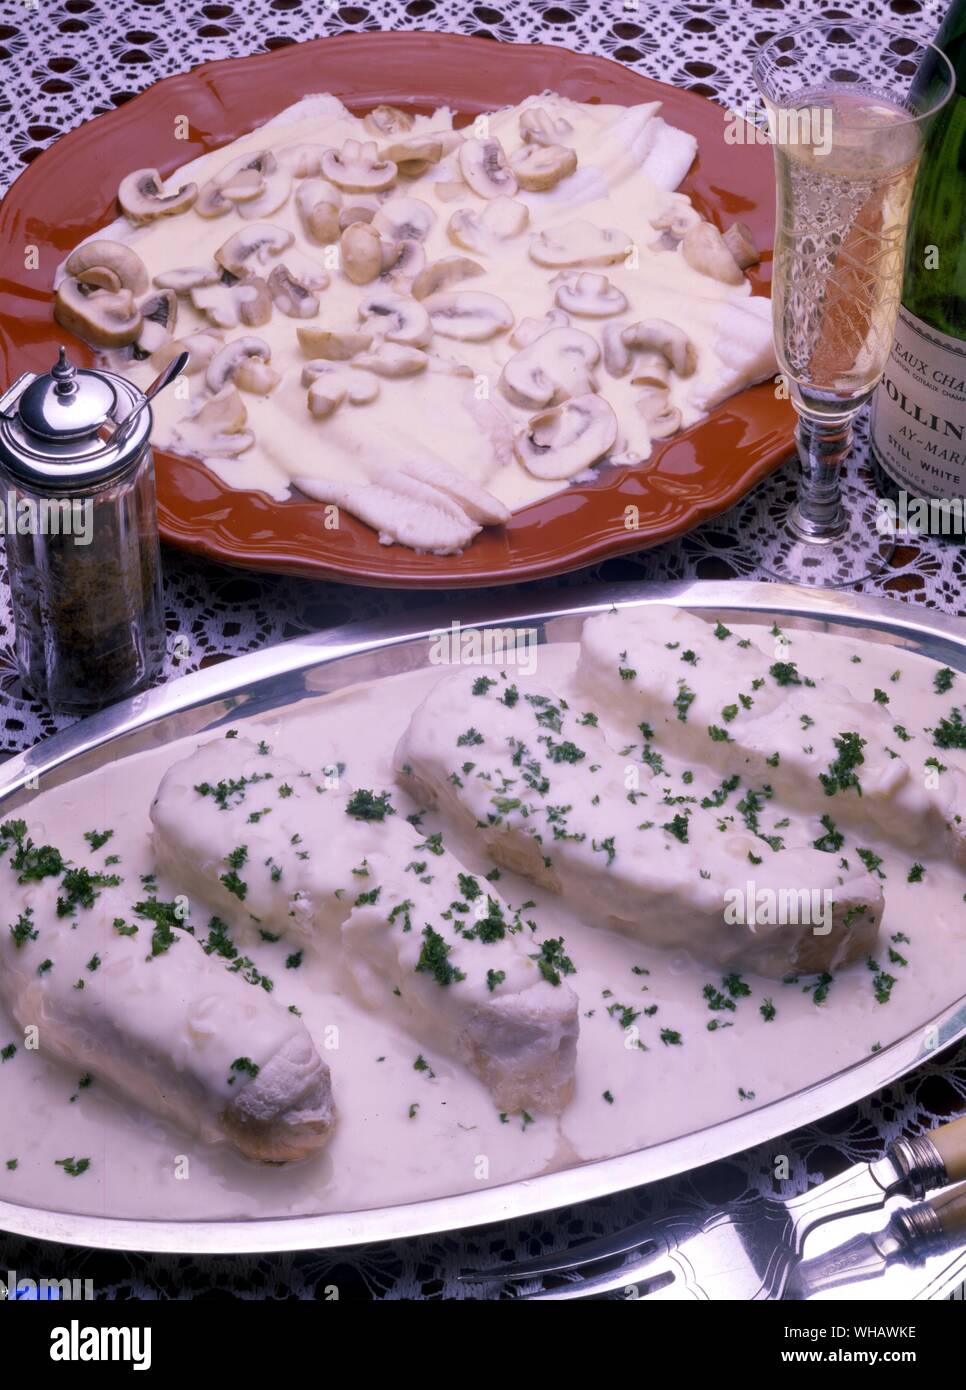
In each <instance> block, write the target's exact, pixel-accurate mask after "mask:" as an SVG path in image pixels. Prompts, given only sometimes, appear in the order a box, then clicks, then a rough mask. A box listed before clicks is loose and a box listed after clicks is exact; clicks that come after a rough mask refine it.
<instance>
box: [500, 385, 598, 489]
mask: <svg viewBox="0 0 966 1390" xmlns="http://www.w3.org/2000/svg"><path fill="white" fill-rule="evenodd" d="M616 438H617V416H616V415H615V414H614V412H613V410H612V409H611V408H610V406H609V405H608V404H607V402H606V401H605V400H604V399H603V397H602V396H595V395H584V396H576V397H574V398H573V399H571V400H568V401H564V402H563V403H562V404H561V405H558V406H555V407H554V409H552V410H545V411H543V412H541V414H539V415H534V416H533V417H532V419H530V420H529V421H528V422H527V425H526V426H525V428H524V429H522V430H521V431H520V432H519V433H518V434H517V436H516V438H515V440H514V444H513V447H514V452H515V453H516V456H517V458H518V459H519V460H520V462H521V463H522V464H523V466H524V468H525V469H526V470H527V472H528V473H532V474H533V476H534V477H535V478H545V479H552V480H558V479H559V480H563V479H564V478H572V477H574V476H575V474H577V473H582V472H583V470H584V469H585V468H589V467H590V466H591V464H593V463H596V462H597V461H598V460H599V459H601V458H603V457H604V455H605V454H607V453H608V452H609V451H610V450H611V449H612V448H613V447H614V441H615V440H616Z"/></svg>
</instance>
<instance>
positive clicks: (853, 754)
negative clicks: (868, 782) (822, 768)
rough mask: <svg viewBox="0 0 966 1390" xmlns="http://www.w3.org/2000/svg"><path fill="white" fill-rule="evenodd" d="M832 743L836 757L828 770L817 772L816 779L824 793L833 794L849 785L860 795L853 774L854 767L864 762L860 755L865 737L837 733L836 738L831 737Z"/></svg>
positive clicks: (857, 780)
mask: <svg viewBox="0 0 966 1390" xmlns="http://www.w3.org/2000/svg"><path fill="white" fill-rule="evenodd" d="M833 743H834V744H835V749H836V752H837V753H838V757H837V758H836V759H835V760H834V761H833V762H832V763H831V764H830V766H829V770H828V772H820V773H819V774H818V780H819V781H820V782H821V784H822V786H823V787H824V788H825V795H826V796H834V795H835V793H836V792H844V791H847V790H848V788H849V787H854V788H855V790H856V792H857V793H858V795H859V796H861V795H862V788H861V786H860V785H859V779H858V777H857V776H856V775H855V769H856V768H857V767H861V766H862V764H863V763H864V762H865V758H864V757H863V756H862V749H863V748H864V747H865V739H864V738H860V737H859V735H858V734H856V733H846V734H839V736H838V738H836V739H833Z"/></svg>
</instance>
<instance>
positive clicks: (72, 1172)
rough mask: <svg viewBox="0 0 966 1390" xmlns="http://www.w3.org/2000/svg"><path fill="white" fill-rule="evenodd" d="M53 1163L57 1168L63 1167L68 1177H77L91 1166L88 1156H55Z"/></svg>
mask: <svg viewBox="0 0 966 1390" xmlns="http://www.w3.org/2000/svg"><path fill="white" fill-rule="evenodd" d="M54 1164H55V1166H56V1167H58V1168H63V1170H64V1172H65V1173H66V1174H67V1176H68V1177H70V1178H79V1177H80V1175H81V1174H82V1173H86V1172H87V1170H88V1168H89V1167H90V1166H91V1161H90V1159H89V1158H74V1157H73V1156H72V1157H70V1158H55V1159H54Z"/></svg>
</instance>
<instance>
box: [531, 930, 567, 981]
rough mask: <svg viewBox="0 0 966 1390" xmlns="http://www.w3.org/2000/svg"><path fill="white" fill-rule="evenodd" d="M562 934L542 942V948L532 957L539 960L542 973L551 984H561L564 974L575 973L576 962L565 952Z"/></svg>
mask: <svg viewBox="0 0 966 1390" xmlns="http://www.w3.org/2000/svg"><path fill="white" fill-rule="evenodd" d="M563 945H564V942H563V937H562V936H557V937H553V938H551V939H549V940H547V941H543V942H541V945H540V950H539V951H538V952H537V953H536V954H535V955H532V956H531V957H530V959H531V960H535V961H536V962H537V966H538V967H539V970H540V974H541V975H542V976H543V978H544V979H545V980H546V981H547V982H548V983H549V984H551V985H559V984H560V978H561V976H562V975H573V974H574V963H573V961H572V960H571V959H570V957H569V956H568V955H566V954H565V953H564V948H563Z"/></svg>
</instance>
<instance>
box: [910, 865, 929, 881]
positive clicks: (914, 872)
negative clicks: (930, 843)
mask: <svg viewBox="0 0 966 1390" xmlns="http://www.w3.org/2000/svg"><path fill="white" fill-rule="evenodd" d="M925 873H926V870H925V869H924V868H923V866H922V865H921V864H913V866H912V868H911V869H910V870H909V873H908V875H907V876H906V882H907V883H921V882H922V880H923V877H924V876H925Z"/></svg>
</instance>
